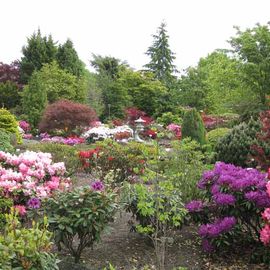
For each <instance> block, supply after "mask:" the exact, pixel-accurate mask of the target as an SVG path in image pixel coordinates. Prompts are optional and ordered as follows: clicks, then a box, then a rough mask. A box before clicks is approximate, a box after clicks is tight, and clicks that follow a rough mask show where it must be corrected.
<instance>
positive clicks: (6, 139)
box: [0, 129, 14, 152]
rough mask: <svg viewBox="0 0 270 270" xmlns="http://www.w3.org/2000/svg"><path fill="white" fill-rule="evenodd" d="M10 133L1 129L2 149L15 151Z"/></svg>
mask: <svg viewBox="0 0 270 270" xmlns="http://www.w3.org/2000/svg"><path fill="white" fill-rule="evenodd" d="M10 141H11V138H10V134H9V133H8V132H6V131H4V130H1V129H0V151H4V152H13V151H14V147H13V146H12V145H11V143H10Z"/></svg>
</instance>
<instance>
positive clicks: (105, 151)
mask: <svg viewBox="0 0 270 270" xmlns="http://www.w3.org/2000/svg"><path fill="white" fill-rule="evenodd" d="M96 146H97V147H96V148H95V149H91V150H88V151H81V152H80V159H81V162H82V166H83V168H84V169H85V171H86V172H88V173H92V174H96V175H97V176H98V177H100V178H101V179H104V178H106V176H107V175H108V174H110V175H111V177H112V180H113V183H112V184H113V185H115V184H117V183H118V184H121V183H122V182H124V181H125V180H131V181H132V178H133V177H134V176H136V175H141V174H142V173H143V172H144V169H145V163H146V158H150V157H151V156H153V154H154V152H155V150H154V149H153V148H151V147H147V146H144V145H141V144H139V143H129V145H128V146H122V145H120V144H118V143H116V142H114V141H111V140H106V141H104V142H101V143H97V144H96Z"/></svg>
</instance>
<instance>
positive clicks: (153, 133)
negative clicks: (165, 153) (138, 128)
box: [143, 129, 157, 139]
mask: <svg viewBox="0 0 270 270" xmlns="http://www.w3.org/2000/svg"><path fill="white" fill-rule="evenodd" d="M143 136H144V137H148V138H151V139H156V138H157V132H156V131H155V130H153V129H147V130H145V131H144V132H143Z"/></svg>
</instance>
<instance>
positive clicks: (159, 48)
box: [145, 22, 176, 88]
mask: <svg viewBox="0 0 270 270" xmlns="http://www.w3.org/2000/svg"><path fill="white" fill-rule="evenodd" d="M153 38H154V41H153V44H152V46H150V47H149V48H148V50H147V52H146V55H148V56H149V57H150V62H149V63H148V64H146V65H145V67H146V68H147V69H148V70H149V71H151V72H153V74H154V76H155V78H156V79H158V80H160V81H161V82H163V83H164V84H165V85H166V86H167V87H169V88H170V86H171V84H172V82H173V81H174V79H175V77H174V76H173V73H174V72H176V67H175V65H174V64H173V61H174V59H175V56H174V53H173V52H172V51H171V49H170V46H169V36H168V34H167V30H166V24H165V23H164V22H162V23H161V25H160V27H159V28H158V31H157V34H156V35H153Z"/></svg>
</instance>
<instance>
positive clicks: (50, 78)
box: [38, 61, 85, 103]
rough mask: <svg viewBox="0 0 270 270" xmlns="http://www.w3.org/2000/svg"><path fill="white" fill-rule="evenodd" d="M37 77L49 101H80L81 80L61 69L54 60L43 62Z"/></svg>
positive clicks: (82, 89)
mask: <svg viewBox="0 0 270 270" xmlns="http://www.w3.org/2000/svg"><path fill="white" fill-rule="evenodd" d="M38 79H39V81H40V83H41V84H42V86H43V87H44V89H45V92H46V94H47V99H48V102H49V103H53V102H55V101H57V100H59V99H68V100H73V101H81V99H82V96H81V94H80V92H81V91H83V92H85V88H84V87H85V86H83V85H82V83H83V81H79V79H77V78H76V76H74V75H72V74H70V73H69V72H68V71H66V70H63V69H61V68H60V67H59V66H58V64H57V62H56V61H53V62H52V63H50V64H45V65H44V66H43V67H42V69H41V70H40V71H39V72H38ZM81 87H82V88H81ZM83 95H84V94H83Z"/></svg>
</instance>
